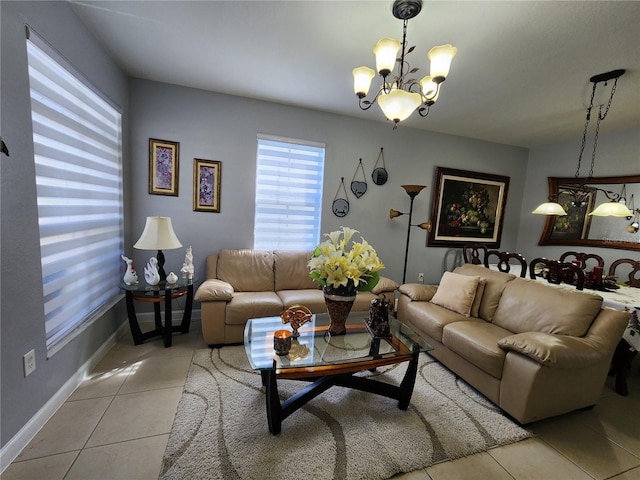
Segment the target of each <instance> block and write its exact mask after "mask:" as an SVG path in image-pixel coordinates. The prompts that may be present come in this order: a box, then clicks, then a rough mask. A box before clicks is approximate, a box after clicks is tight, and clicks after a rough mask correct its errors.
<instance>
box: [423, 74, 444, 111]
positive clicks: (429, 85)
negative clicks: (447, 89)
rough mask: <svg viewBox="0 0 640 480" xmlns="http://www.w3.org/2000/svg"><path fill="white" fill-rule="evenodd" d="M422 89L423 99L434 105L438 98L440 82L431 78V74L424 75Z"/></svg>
mask: <svg viewBox="0 0 640 480" xmlns="http://www.w3.org/2000/svg"><path fill="white" fill-rule="evenodd" d="M420 89H421V90H422V100H423V101H424V102H425V103H428V104H430V105H433V104H434V103H436V100H437V99H438V95H439V94H440V89H439V88H438V84H437V83H436V82H434V81H433V80H432V79H431V75H427V76H425V77H422V79H421V80H420Z"/></svg>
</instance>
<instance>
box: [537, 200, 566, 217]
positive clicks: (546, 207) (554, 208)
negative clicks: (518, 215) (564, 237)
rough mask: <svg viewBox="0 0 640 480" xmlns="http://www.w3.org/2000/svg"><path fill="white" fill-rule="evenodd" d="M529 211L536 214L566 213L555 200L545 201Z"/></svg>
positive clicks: (560, 214)
mask: <svg viewBox="0 0 640 480" xmlns="http://www.w3.org/2000/svg"><path fill="white" fill-rule="evenodd" d="M531 213H535V214H536V215H558V216H561V217H562V216H564V215H566V214H567V212H565V211H564V208H562V205H560V204H559V203H556V202H545V203H543V204H541V205H539V206H538V208H536V209H535V210H534V211H533V212H531Z"/></svg>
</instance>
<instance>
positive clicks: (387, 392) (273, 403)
mask: <svg viewBox="0 0 640 480" xmlns="http://www.w3.org/2000/svg"><path fill="white" fill-rule="evenodd" d="M349 327H350V326H349V325H347V329H349ZM315 330H316V331H322V330H326V327H316V328H315ZM380 341H385V342H389V343H390V344H392V345H393V346H394V348H395V349H396V352H398V353H396V354H395V355H394V356H391V357H384V356H382V355H380V356H379V357H378V358H376V356H377V352H378V349H379V346H380ZM419 354H420V348H419V347H418V345H414V349H413V350H410V349H409V348H407V346H406V345H405V344H404V343H402V342H401V341H400V340H398V339H397V338H395V337H390V338H383V339H379V338H374V339H373V340H372V342H371V350H370V354H369V355H370V356H373V358H369V359H368V360H363V361H360V362H359V361H355V362H350V363H344V364H333V365H323V366H317V367H299V368H287V369H280V370H278V369H276V361H275V360H274V361H273V368H272V369H265V370H260V374H261V376H262V385H263V386H264V387H265V389H266V402H267V421H268V423H269V431H270V432H271V433H272V434H273V435H277V434H279V433H280V431H281V429H282V421H283V420H284V419H285V418H287V417H289V416H290V415H291V414H292V413H294V412H295V411H296V410H298V409H300V408H302V407H303V406H304V405H305V404H306V403H307V402H309V401H310V400H312V399H314V398H315V397H317V396H318V395H320V394H321V393H322V392H325V391H326V390H328V389H329V388H331V387H333V386H339V387H346V388H352V389H354V390H361V391H363V392H369V393H374V394H376V395H382V396H384V397H388V398H392V399H394V400H398V408H399V409H400V410H406V409H407V408H408V407H409V402H410V401H411V396H412V395H413V387H414V385H415V381H416V374H417V372H418V356H419ZM403 362H409V365H408V366H407V371H406V372H405V375H404V378H403V379H402V382H401V383H400V385H399V386H396V385H391V384H388V383H385V382H379V381H377V380H373V379H370V378H365V377H357V376H354V373H357V372H361V371H364V370H375V369H376V368H377V367H382V366H385V365H393V364H396V363H403ZM278 379H289V380H301V381H308V382H313V383H311V384H310V385H308V386H306V387H305V388H303V389H302V390H300V391H299V392H297V393H296V394H295V395H293V396H292V397H290V398H288V399H287V400H285V401H284V402H282V403H281V402H280V396H279V394H278V382H277V380H278Z"/></svg>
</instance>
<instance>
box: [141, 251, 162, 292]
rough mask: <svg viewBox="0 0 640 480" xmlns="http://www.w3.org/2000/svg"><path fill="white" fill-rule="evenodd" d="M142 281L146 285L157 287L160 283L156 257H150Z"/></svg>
mask: <svg viewBox="0 0 640 480" xmlns="http://www.w3.org/2000/svg"><path fill="white" fill-rule="evenodd" d="M144 280H145V281H146V282H147V285H158V284H159V283H160V274H159V273H158V259H157V258H156V257H151V258H150V259H149V263H147V266H146V267H144Z"/></svg>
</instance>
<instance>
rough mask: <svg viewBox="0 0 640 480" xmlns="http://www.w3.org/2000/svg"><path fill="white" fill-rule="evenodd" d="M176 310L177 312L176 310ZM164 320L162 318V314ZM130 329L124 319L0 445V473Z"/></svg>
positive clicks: (145, 317) (143, 318) (195, 316)
mask: <svg viewBox="0 0 640 480" xmlns="http://www.w3.org/2000/svg"><path fill="white" fill-rule="evenodd" d="M177 313H179V312H176V314H177ZM137 317H138V321H139V323H153V322H154V314H153V312H149V313H141V314H139V315H138V316H137ZM191 320H192V321H195V322H198V325H199V321H200V310H199V309H198V310H193V311H192V312H191ZM163 321H164V318H163ZM180 321H182V313H180V315H179V318H178V317H174V318H173V322H174V323H177V322H180ZM128 330H129V322H123V323H122V325H120V327H119V328H118V330H116V331H115V332H114V333H113V334H112V335H111V336H110V337H109V338H108V339H107V340H106V341H105V342H104V343H103V344H102V346H101V347H100V348H99V349H98V350H96V352H95V353H94V354H93V355H92V356H91V358H89V360H87V361H86V362H85V363H84V364H83V365H82V366H81V367H80V368H79V369H78V371H76V373H74V374H73V376H72V377H71V378H69V380H67V381H66V382H65V384H64V385H63V386H62V387H61V388H60V389H59V390H58V391H57V392H56V393H55V394H54V395H53V396H52V397H51V398H50V399H49V401H48V402H47V403H45V404H44V406H43V407H42V408H41V409H40V410H38V412H37V413H36V414H35V415H34V416H33V417H31V419H30V420H29V421H28V422H27V423H26V424H25V425H24V426H23V427H22V428H21V429H20V431H19V432H18V433H16V434H15V435H14V436H13V438H11V440H9V441H8V442H7V443H6V444H5V446H4V447H2V449H0V474H1V473H2V472H4V470H5V469H6V468H7V467H8V466H9V465H10V464H11V462H13V461H14V460H15V459H16V457H17V456H18V455H19V454H20V452H21V451H22V450H24V448H25V447H26V446H27V445H28V444H29V442H30V441H31V440H33V438H34V437H35V436H36V434H37V433H38V432H39V431H40V429H41V428H42V427H44V425H45V424H46V423H47V422H48V421H49V419H50V418H51V417H52V416H53V414H54V413H56V412H57V411H58V409H59V408H60V407H61V406H62V404H63V403H64V402H66V401H67V399H68V398H69V397H70V396H71V394H72V393H73V392H74V391H75V389H76V388H78V386H79V385H80V384H81V383H82V382H83V381H84V379H85V378H86V377H87V375H88V374H89V373H91V371H92V370H93V368H94V367H95V366H96V365H97V364H98V362H100V360H102V358H103V357H104V356H105V355H106V354H107V352H108V351H109V350H110V349H111V347H113V346H114V345H115V344H116V342H117V340H118V338H120V336H121V335H123V334H124V333H125V332H126V331H128Z"/></svg>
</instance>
